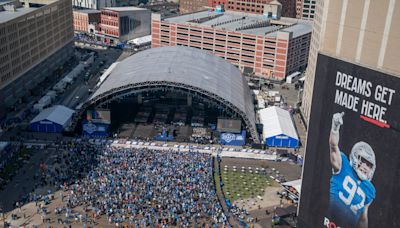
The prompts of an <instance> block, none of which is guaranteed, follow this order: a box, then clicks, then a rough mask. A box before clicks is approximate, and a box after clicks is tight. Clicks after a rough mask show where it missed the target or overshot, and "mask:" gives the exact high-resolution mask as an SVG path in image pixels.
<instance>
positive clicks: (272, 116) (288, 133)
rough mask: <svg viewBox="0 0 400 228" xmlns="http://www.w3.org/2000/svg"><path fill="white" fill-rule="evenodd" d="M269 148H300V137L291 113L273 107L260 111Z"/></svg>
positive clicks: (264, 135)
mask: <svg viewBox="0 0 400 228" xmlns="http://www.w3.org/2000/svg"><path fill="white" fill-rule="evenodd" d="M258 113H259V117H260V122H261V123H262V124H263V133H262V135H263V139H264V140H265V141H266V144H267V145H268V146H278V147H292V148H293V147H298V142H299V137H298V135H297V132H296V129H295V127H294V124H293V121H292V117H291V115H290V113H289V111H286V110H284V109H282V108H279V107H276V106H272V107H268V108H265V109H261V110H259V111H258Z"/></svg>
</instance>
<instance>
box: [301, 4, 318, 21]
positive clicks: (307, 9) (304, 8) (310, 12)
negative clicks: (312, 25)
mask: <svg viewBox="0 0 400 228" xmlns="http://www.w3.org/2000/svg"><path fill="white" fill-rule="evenodd" d="M317 1H318V0H296V18H299V19H300V18H301V19H304V20H313V19H314V17H315V11H316V5H317Z"/></svg>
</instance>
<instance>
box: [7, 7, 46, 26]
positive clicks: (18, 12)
mask: <svg viewBox="0 0 400 228" xmlns="http://www.w3.org/2000/svg"><path fill="white" fill-rule="evenodd" d="M37 9H39V8H34V7H30V8H25V7H20V8H16V9H15V11H0V23H5V22H7V21H11V20H13V19H15V18H18V17H21V16H23V15H25V14H28V13H30V12H33V11H35V10H37Z"/></svg>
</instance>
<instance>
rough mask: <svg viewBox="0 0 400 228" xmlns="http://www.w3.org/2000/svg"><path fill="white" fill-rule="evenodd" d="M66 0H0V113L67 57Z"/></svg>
mask: <svg viewBox="0 0 400 228" xmlns="http://www.w3.org/2000/svg"><path fill="white" fill-rule="evenodd" d="M72 39H73V27H72V5H71V2H70V1H68V0H54V1H51V0H49V1H48V0H32V1H29V2H28V1H25V2H23V3H21V2H19V1H18V0H10V1H2V2H1V3H0V117H1V116H3V115H4V114H5V113H6V112H7V110H8V108H9V107H11V106H13V105H14V104H15V103H16V102H17V101H19V100H20V99H21V98H22V97H24V96H26V95H29V94H30V93H32V92H33V91H32V89H33V88H34V87H35V86H36V85H37V84H38V83H40V82H41V81H43V80H44V79H45V78H46V77H51V76H53V71H55V70H56V69H58V68H59V67H60V66H62V65H63V63H64V62H65V61H66V60H68V59H69V58H70V56H71V55H72V53H73V48H72V45H71V44H72Z"/></svg>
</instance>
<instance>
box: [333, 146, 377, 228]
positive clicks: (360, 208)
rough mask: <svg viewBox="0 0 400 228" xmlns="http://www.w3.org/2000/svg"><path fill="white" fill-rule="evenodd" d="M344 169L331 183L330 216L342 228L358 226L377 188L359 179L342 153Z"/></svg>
mask: <svg viewBox="0 0 400 228" xmlns="http://www.w3.org/2000/svg"><path fill="white" fill-rule="evenodd" d="M340 155H341V157H342V167H341V169H340V170H339V172H337V173H333V174H332V177H331V181H330V208H329V210H330V216H331V219H332V221H333V222H335V223H336V225H338V226H341V227H348V226H353V227H354V226H356V225H357V222H358V220H359V218H360V215H361V214H362V213H363V212H364V209H365V205H368V204H370V203H371V202H372V201H373V200H374V199H375V193H376V192H375V187H374V186H373V185H372V183H371V181H369V180H361V179H359V177H358V175H357V173H356V172H355V171H354V169H353V167H352V166H351V165H350V162H349V160H348V159H347V156H346V155H345V154H344V153H342V152H340Z"/></svg>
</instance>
